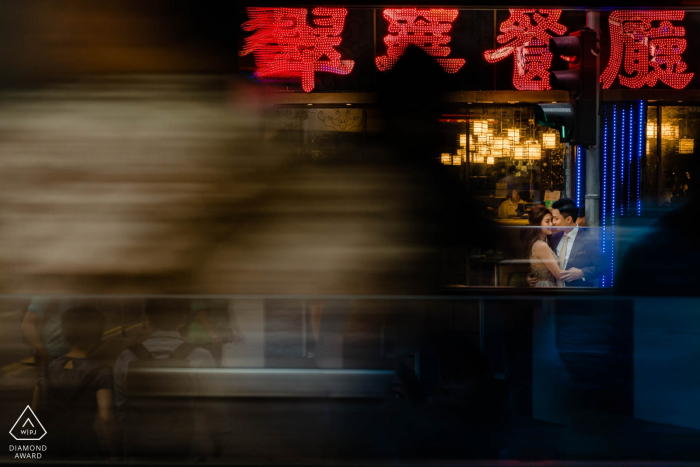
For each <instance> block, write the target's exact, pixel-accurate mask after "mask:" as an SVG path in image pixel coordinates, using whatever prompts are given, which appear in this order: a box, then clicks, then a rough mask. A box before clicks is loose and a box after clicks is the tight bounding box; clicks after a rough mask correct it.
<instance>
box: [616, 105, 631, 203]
mask: <svg viewBox="0 0 700 467" xmlns="http://www.w3.org/2000/svg"><path fill="white" fill-rule="evenodd" d="M621 107H622V129H621V132H620V157H619V159H618V157H617V152H616V151H613V152H614V153H615V154H614V155H613V157H615V158H616V159H618V160H619V161H620V192H622V190H623V189H624V187H625V152H626V150H627V148H626V147H625V146H626V144H625V143H626V142H627V139H626V138H625V134H627V132H628V129H627V118H626V116H627V113H626V112H625V110H626V109H625V104H622V105H621ZM622 199H623V198H622V193H620V201H619V203H618V200H617V197H616V198H615V204H616V207H617V204H619V206H620V216H624V215H625V203H623V202H622Z"/></svg>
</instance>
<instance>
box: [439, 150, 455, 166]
mask: <svg viewBox="0 0 700 467" xmlns="http://www.w3.org/2000/svg"><path fill="white" fill-rule="evenodd" d="M440 162H442V163H443V164H445V165H452V154H450V153H449V152H443V153H442V154H440Z"/></svg>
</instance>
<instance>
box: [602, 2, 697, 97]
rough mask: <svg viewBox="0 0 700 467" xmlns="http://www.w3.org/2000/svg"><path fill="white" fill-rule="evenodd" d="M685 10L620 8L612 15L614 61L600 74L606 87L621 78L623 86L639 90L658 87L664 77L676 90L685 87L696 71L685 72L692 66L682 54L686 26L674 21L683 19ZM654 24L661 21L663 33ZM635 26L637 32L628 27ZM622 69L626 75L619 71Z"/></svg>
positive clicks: (611, 36) (664, 80)
mask: <svg viewBox="0 0 700 467" xmlns="http://www.w3.org/2000/svg"><path fill="white" fill-rule="evenodd" d="M684 17H685V11H682V10H617V11H613V12H612V13H611V14H610V17H609V19H608V25H609V27H610V43H611V48H610V60H609V61H608V66H607V67H606V68H605V71H603V73H602V74H601V75H600V81H601V82H602V83H603V89H608V88H610V86H612V84H613V83H614V82H615V80H616V79H619V82H620V84H621V85H623V86H625V87H627V88H632V89H637V88H641V87H642V86H644V85H647V86H649V87H654V86H656V83H657V82H658V81H659V80H661V81H662V82H663V83H664V84H667V85H668V86H670V87H672V88H673V89H683V88H684V87H686V86H687V85H688V83H689V82H690V80H691V79H692V78H693V76H694V73H683V72H684V71H685V70H686V69H687V68H688V65H687V64H686V63H685V62H683V60H682V56H681V54H682V53H683V52H684V51H685V49H686V46H687V40H686V39H684V38H683V37H684V36H685V28H684V27H682V26H679V25H674V24H672V23H671V22H672V21H682V20H683V18H684ZM652 22H653V24H657V23H661V24H663V25H664V26H662V27H661V28H662V29H661V30H663V31H664V32H663V33H660V32H659V29H657V27H656V26H652ZM628 25H630V26H631V25H634V26H631V27H633V28H634V33H630V30H627V29H625V28H627V27H630V26H628ZM621 69H624V70H625V75H626V76H625V75H621V74H618V73H619V72H620V70H621Z"/></svg>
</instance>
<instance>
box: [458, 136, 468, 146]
mask: <svg viewBox="0 0 700 467" xmlns="http://www.w3.org/2000/svg"><path fill="white" fill-rule="evenodd" d="M459 145H460V146H462V147H466V146H467V135H466V134H464V135H459Z"/></svg>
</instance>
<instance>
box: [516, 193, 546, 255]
mask: <svg viewBox="0 0 700 467" xmlns="http://www.w3.org/2000/svg"><path fill="white" fill-rule="evenodd" d="M527 221H528V224H529V226H528V228H526V229H523V230H521V231H520V239H521V240H522V241H523V243H524V244H525V253H526V254H527V255H529V254H530V248H531V247H532V244H533V243H535V240H537V237H538V236H539V235H540V234H541V233H543V234H545V235H551V234H552V229H551V227H552V213H551V212H550V211H549V209H547V208H546V207H544V206H543V205H541V204H537V205H535V206H533V207H532V209H530V212H529V213H528V215H527ZM536 227H540V228H539V229H538V228H536Z"/></svg>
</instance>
